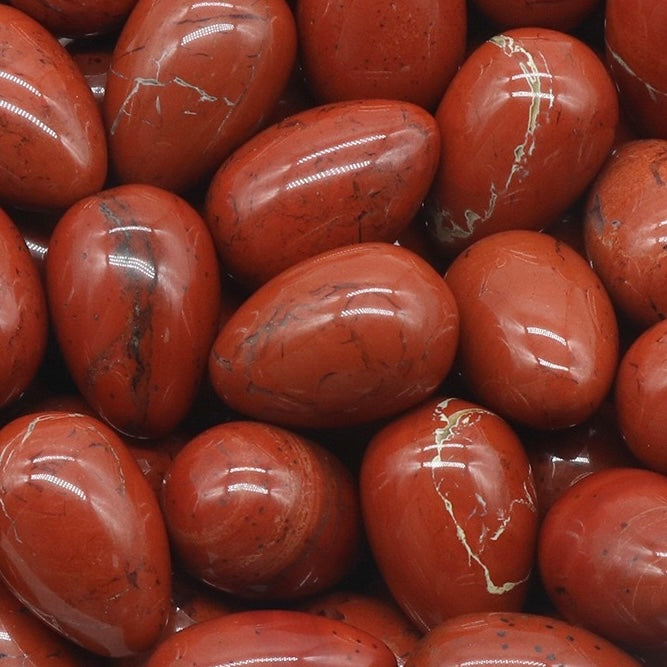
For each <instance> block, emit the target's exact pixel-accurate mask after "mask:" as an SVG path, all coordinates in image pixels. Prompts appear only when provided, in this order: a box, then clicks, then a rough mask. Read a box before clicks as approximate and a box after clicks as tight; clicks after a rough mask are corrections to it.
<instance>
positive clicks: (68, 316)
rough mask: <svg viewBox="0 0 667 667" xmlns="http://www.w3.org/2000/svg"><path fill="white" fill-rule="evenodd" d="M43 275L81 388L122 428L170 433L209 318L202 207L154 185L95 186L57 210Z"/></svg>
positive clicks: (205, 349)
mask: <svg viewBox="0 0 667 667" xmlns="http://www.w3.org/2000/svg"><path fill="white" fill-rule="evenodd" d="M46 278H47V296H48V300H49V306H50V312H51V318H52V322H53V329H54V333H55V336H56V339H57V341H58V343H59V348H60V350H61V352H62V355H63V358H64V360H65V363H66V365H67V368H68V369H69V371H70V373H71V375H72V379H73V380H74V382H75V383H76V385H77V387H78V389H79V391H80V392H81V394H82V395H83V397H84V398H85V399H86V400H87V401H88V403H89V404H90V405H91V406H92V407H93V409H94V410H96V412H97V413H98V414H99V415H100V416H101V417H102V418H103V419H104V420H105V421H107V422H109V423H110V424H111V425H113V426H114V427H115V428H117V429H118V430H119V431H122V432H123V433H125V434H127V435H132V436H138V437H160V436H164V435H167V434H168V433H169V432H171V431H172V430H173V429H174V428H175V427H176V426H177V425H178V424H179V423H180V422H181V420H182V419H183V418H184V417H185V415H186V414H187V412H188V410H189V409H190V407H191V406H192V403H193V401H194V399H195V396H196V394H197V391H198V388H199V384H200V382H201V380H202V377H203V376H204V373H205V370H206V363H207V359H208V353H209V349H210V345H211V343H212V341H213V339H214V337H215V335H216V333H217V327H218V316H219V312H220V300H221V296H220V276H219V270H218V262H217V257H216V254H215V246H214V244H213V240H212V239H211V236H210V233H209V231H208V229H207V227H206V224H205V222H204V220H203V219H202V218H201V216H200V215H199V214H198V213H197V212H196V211H195V210H194V209H193V208H192V207H191V206H190V205H189V204H187V203H186V202H185V200H183V199H181V198H180V197H179V196H178V195H175V194H173V193H171V192H168V191H166V190H163V189H161V188H156V187H153V186H147V185H121V186H118V187H116V188H111V189H108V190H104V191H101V192H99V193H97V194H96V195H93V196H91V197H88V198H86V199H83V200H81V201H80V202H78V203H77V204H76V205H74V206H73V207H71V208H70V209H69V210H68V211H67V212H66V213H65V214H64V215H63V216H62V217H61V218H60V220H59V221H58V223H57V225H56V227H55V229H54V231H53V234H52V235H51V239H50V243H49V251H48V255H47V265H46Z"/></svg>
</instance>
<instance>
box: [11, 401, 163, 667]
mask: <svg viewBox="0 0 667 667" xmlns="http://www.w3.org/2000/svg"><path fill="white" fill-rule="evenodd" d="M0 462H1V465H0V502H1V504H2V508H3V511H2V512H1V513H0V573H1V574H2V577H3V579H4V580H5V581H6V583H7V584H8V586H9V588H10V589H11V590H12V591H13V592H14V593H15V594H16V595H17V597H18V598H19V599H20V600H21V601H22V602H23V603H24V604H25V605H26V606H28V607H29V608H30V610H31V611H32V612H34V613H35V614H37V616H39V617H40V618H41V619H42V620H43V621H44V622H45V623H47V625H49V626H51V627H52V628H54V629H55V630H57V631H58V632H60V633H61V634H63V635H64V636H66V637H68V638H69V639H71V640H72V641H74V642H76V643H77V644H80V645H81V646H83V647H84V648H86V649H88V650H90V651H93V652H95V653H98V654H100V655H107V656H122V655H127V654H130V653H136V652H139V651H142V650H145V649H147V648H149V647H150V646H151V645H152V644H153V643H154V642H155V641H156V640H157V639H158V637H159V636H160V633H161V632H162V629H163V627H164V625H165V623H166V621H167V614H168V611H169V599H170V591H171V568H170V558H169V547H168V543H167V534H166V530H165V527H164V522H163V520H162V515H161V512H160V508H159V505H158V503H157V499H156V497H155V495H154V493H153V491H152V489H151V488H150V486H149V485H148V483H147V482H146V480H145V479H144V476H143V475H142V474H141V471H140V470H139V468H138V467H137V465H136V463H135V462H134V459H133V458H132V456H131V454H130V453H129V452H128V451H127V449H126V447H125V446H124V445H123V443H122V441H121V440H120V439H119V438H118V436H117V435H116V434H115V433H114V432H113V431H112V430H111V429H110V428H109V427H107V426H106V425H104V424H103V423H101V422H99V421H98V420H96V419H94V418H92V417H88V416H84V415H81V414H69V413H66V412H39V413H33V414H31V415H26V416H23V417H19V418H17V419H16V420H14V421H12V422H10V423H9V424H8V425H6V426H5V427H4V428H3V429H2V430H1V431H0Z"/></svg>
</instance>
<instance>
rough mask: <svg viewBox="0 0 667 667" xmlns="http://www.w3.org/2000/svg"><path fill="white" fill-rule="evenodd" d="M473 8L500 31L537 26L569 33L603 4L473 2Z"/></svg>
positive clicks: (592, 0)
mask: <svg viewBox="0 0 667 667" xmlns="http://www.w3.org/2000/svg"><path fill="white" fill-rule="evenodd" d="M473 4H474V5H475V6H476V7H477V8H478V9H479V10H480V11H481V12H482V13H483V14H484V15H485V16H486V17H487V18H488V19H490V20H491V21H492V22H493V23H494V24H496V25H498V26H501V27H502V28H518V27H523V26H539V27H540V28H553V29H554V30H571V29H572V28H575V27H577V26H578V25H579V24H580V23H581V22H582V21H583V20H584V19H585V18H586V17H587V16H589V15H590V14H592V13H593V11H594V10H595V9H597V8H598V7H600V5H601V4H602V3H601V0H549V1H548V2H544V1H540V0H473Z"/></svg>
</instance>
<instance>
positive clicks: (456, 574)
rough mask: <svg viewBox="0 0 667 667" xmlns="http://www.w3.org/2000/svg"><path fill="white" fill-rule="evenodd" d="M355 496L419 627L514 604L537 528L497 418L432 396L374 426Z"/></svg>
mask: <svg viewBox="0 0 667 667" xmlns="http://www.w3.org/2000/svg"><path fill="white" fill-rule="evenodd" d="M360 488H361V502H362V511H363V516H364V523H365V526H366V533H367V535H368V541H369V544H370V547H371V550H372V553H373V556H374V558H375V560H376V562H377V564H378V567H379V569H380V572H381V573H382V575H383V578H384V581H385V582H386V584H387V586H388V587H389V589H390V590H391V592H392V594H393V596H394V598H395V599H396V601H397V602H398V604H399V605H400V606H401V608H402V609H403V610H404V611H405V613H406V614H407V615H408V616H409V617H410V618H411V619H412V620H413V622H415V623H416V624H417V625H418V626H419V627H420V628H421V629H423V630H430V629H432V628H433V627H435V626H436V625H438V624H439V623H441V622H442V621H443V620H445V619H447V618H452V617H454V616H458V615H459V614H464V613H467V612H472V611H518V610H519V609H520V608H521V606H522V605H523V603H524V600H525V597H526V593H527V586H528V579H529V576H530V573H531V568H532V565H533V557H534V547H535V541H536V536H537V507H536V501H535V489H534V486H533V479H532V475H531V470H530V465H529V463H528V458H527V456H526V454H525V452H524V450H523V447H522V445H521V442H520V441H519V439H518V437H517V435H516V434H515V432H514V431H513V430H512V429H511V428H510V427H509V426H508V425H507V423H506V422H505V421H503V420H502V419H501V418H500V417H498V416H497V415H495V414H493V413H492V412H490V411H489V410H486V409H485V408H482V407H480V406H478V405H475V404H473V403H470V402H468V401H464V400H460V399H456V398H448V399H441V398H435V399H431V400H429V401H426V402H425V403H424V404H423V405H421V406H419V407H417V408H415V409H414V410H412V411H410V412H408V413H406V414H405V415H403V416H401V417H398V418H397V419H395V420H394V421H393V422H391V423H390V424H389V425H388V426H386V427H384V428H383V429H382V430H381V431H379V432H378V433H377V434H376V435H375V436H374V438H373V439H372V440H371V442H370V444H369V446H368V449H367V450H366V453H365V455H364V459H363V462H362V466H361V476H360Z"/></svg>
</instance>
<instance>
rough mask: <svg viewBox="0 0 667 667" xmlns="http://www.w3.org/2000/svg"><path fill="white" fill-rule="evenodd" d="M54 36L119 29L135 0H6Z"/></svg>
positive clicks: (76, 35) (72, 35) (78, 35)
mask: <svg viewBox="0 0 667 667" xmlns="http://www.w3.org/2000/svg"><path fill="white" fill-rule="evenodd" d="M9 1H10V4H12V5H14V7H16V8H17V9H20V10H21V11H23V12H25V13H26V14H29V15H30V16H32V17H33V18H34V19H35V20H36V21H39V23H41V24H42V25H43V26H44V27H45V28H48V29H49V30H50V31H51V32H52V33H54V34H55V35H57V36H58V37H87V36H92V35H100V34H103V33H109V32H112V31H113V30H116V29H118V28H120V26H121V25H122V24H123V22H124V21H125V19H126V18H127V16H128V14H129V13H130V11H131V10H132V8H133V7H134V5H135V4H136V2H137V0H85V2H76V1H75V0H9Z"/></svg>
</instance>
